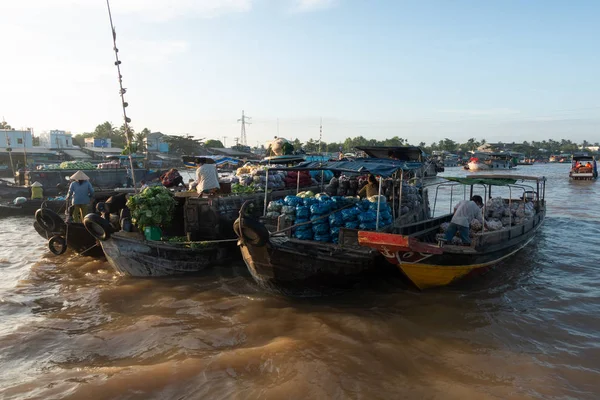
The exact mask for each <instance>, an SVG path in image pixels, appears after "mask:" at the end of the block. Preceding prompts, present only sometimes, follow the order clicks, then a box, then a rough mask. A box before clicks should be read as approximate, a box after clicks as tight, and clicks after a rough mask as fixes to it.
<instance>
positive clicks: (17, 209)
mask: <svg viewBox="0 0 600 400" xmlns="http://www.w3.org/2000/svg"><path fill="white" fill-rule="evenodd" d="M42 207H45V208H48V209H50V210H52V211H54V212H56V213H60V212H63V213H64V211H65V201H64V200H27V201H26V202H25V203H21V204H13V202H7V203H2V204H0V218H2V217H12V216H17V215H19V216H21V215H29V216H33V215H34V214H35V212H36V210H38V209H40V208H42Z"/></svg>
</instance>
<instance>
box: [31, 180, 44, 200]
mask: <svg viewBox="0 0 600 400" xmlns="http://www.w3.org/2000/svg"><path fill="white" fill-rule="evenodd" d="M43 198H44V186H43V185H42V184H41V183H39V182H38V181H35V182H33V184H32V185H31V200H42V199H43Z"/></svg>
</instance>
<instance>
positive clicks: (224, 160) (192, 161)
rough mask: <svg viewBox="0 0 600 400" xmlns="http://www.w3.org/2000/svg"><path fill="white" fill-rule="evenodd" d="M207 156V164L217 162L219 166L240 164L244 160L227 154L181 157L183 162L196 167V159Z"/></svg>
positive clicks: (190, 166) (187, 165) (189, 166)
mask: <svg viewBox="0 0 600 400" xmlns="http://www.w3.org/2000/svg"><path fill="white" fill-rule="evenodd" d="M198 158H205V159H206V163H207V164H217V166H222V165H225V164H232V165H238V164H241V163H242V160H240V159H239V158H234V157H227V156H183V157H181V159H182V161H183V163H184V164H185V166H186V167H188V168H195V167H196V159H198Z"/></svg>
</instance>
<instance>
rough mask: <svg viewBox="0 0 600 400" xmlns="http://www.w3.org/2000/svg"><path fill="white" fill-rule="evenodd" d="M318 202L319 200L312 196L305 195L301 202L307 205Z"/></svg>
mask: <svg viewBox="0 0 600 400" xmlns="http://www.w3.org/2000/svg"><path fill="white" fill-rule="evenodd" d="M318 202H319V200H317V199H315V198H314V197H305V198H304V201H303V204H304V205H305V206H307V207H310V206H312V205H313V204H317V203H318Z"/></svg>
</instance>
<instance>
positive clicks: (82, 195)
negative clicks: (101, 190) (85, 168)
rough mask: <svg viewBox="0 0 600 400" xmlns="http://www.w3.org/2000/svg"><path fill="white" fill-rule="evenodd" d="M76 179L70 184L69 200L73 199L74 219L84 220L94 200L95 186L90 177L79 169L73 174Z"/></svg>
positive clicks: (77, 220) (72, 178)
mask: <svg viewBox="0 0 600 400" xmlns="http://www.w3.org/2000/svg"><path fill="white" fill-rule="evenodd" d="M71 180H72V181H74V182H72V183H71V185H70V186H69V193H68V194H67V200H71V203H72V204H73V220H74V221H75V222H82V221H83V218H84V217H85V215H86V214H87V211H88V205H89V204H90V202H91V201H92V196H93V195H94V188H93V187H92V184H91V183H90V178H89V177H88V176H87V175H86V174H85V173H83V172H82V171H77V172H75V173H74V174H73V175H72V176H71Z"/></svg>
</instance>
